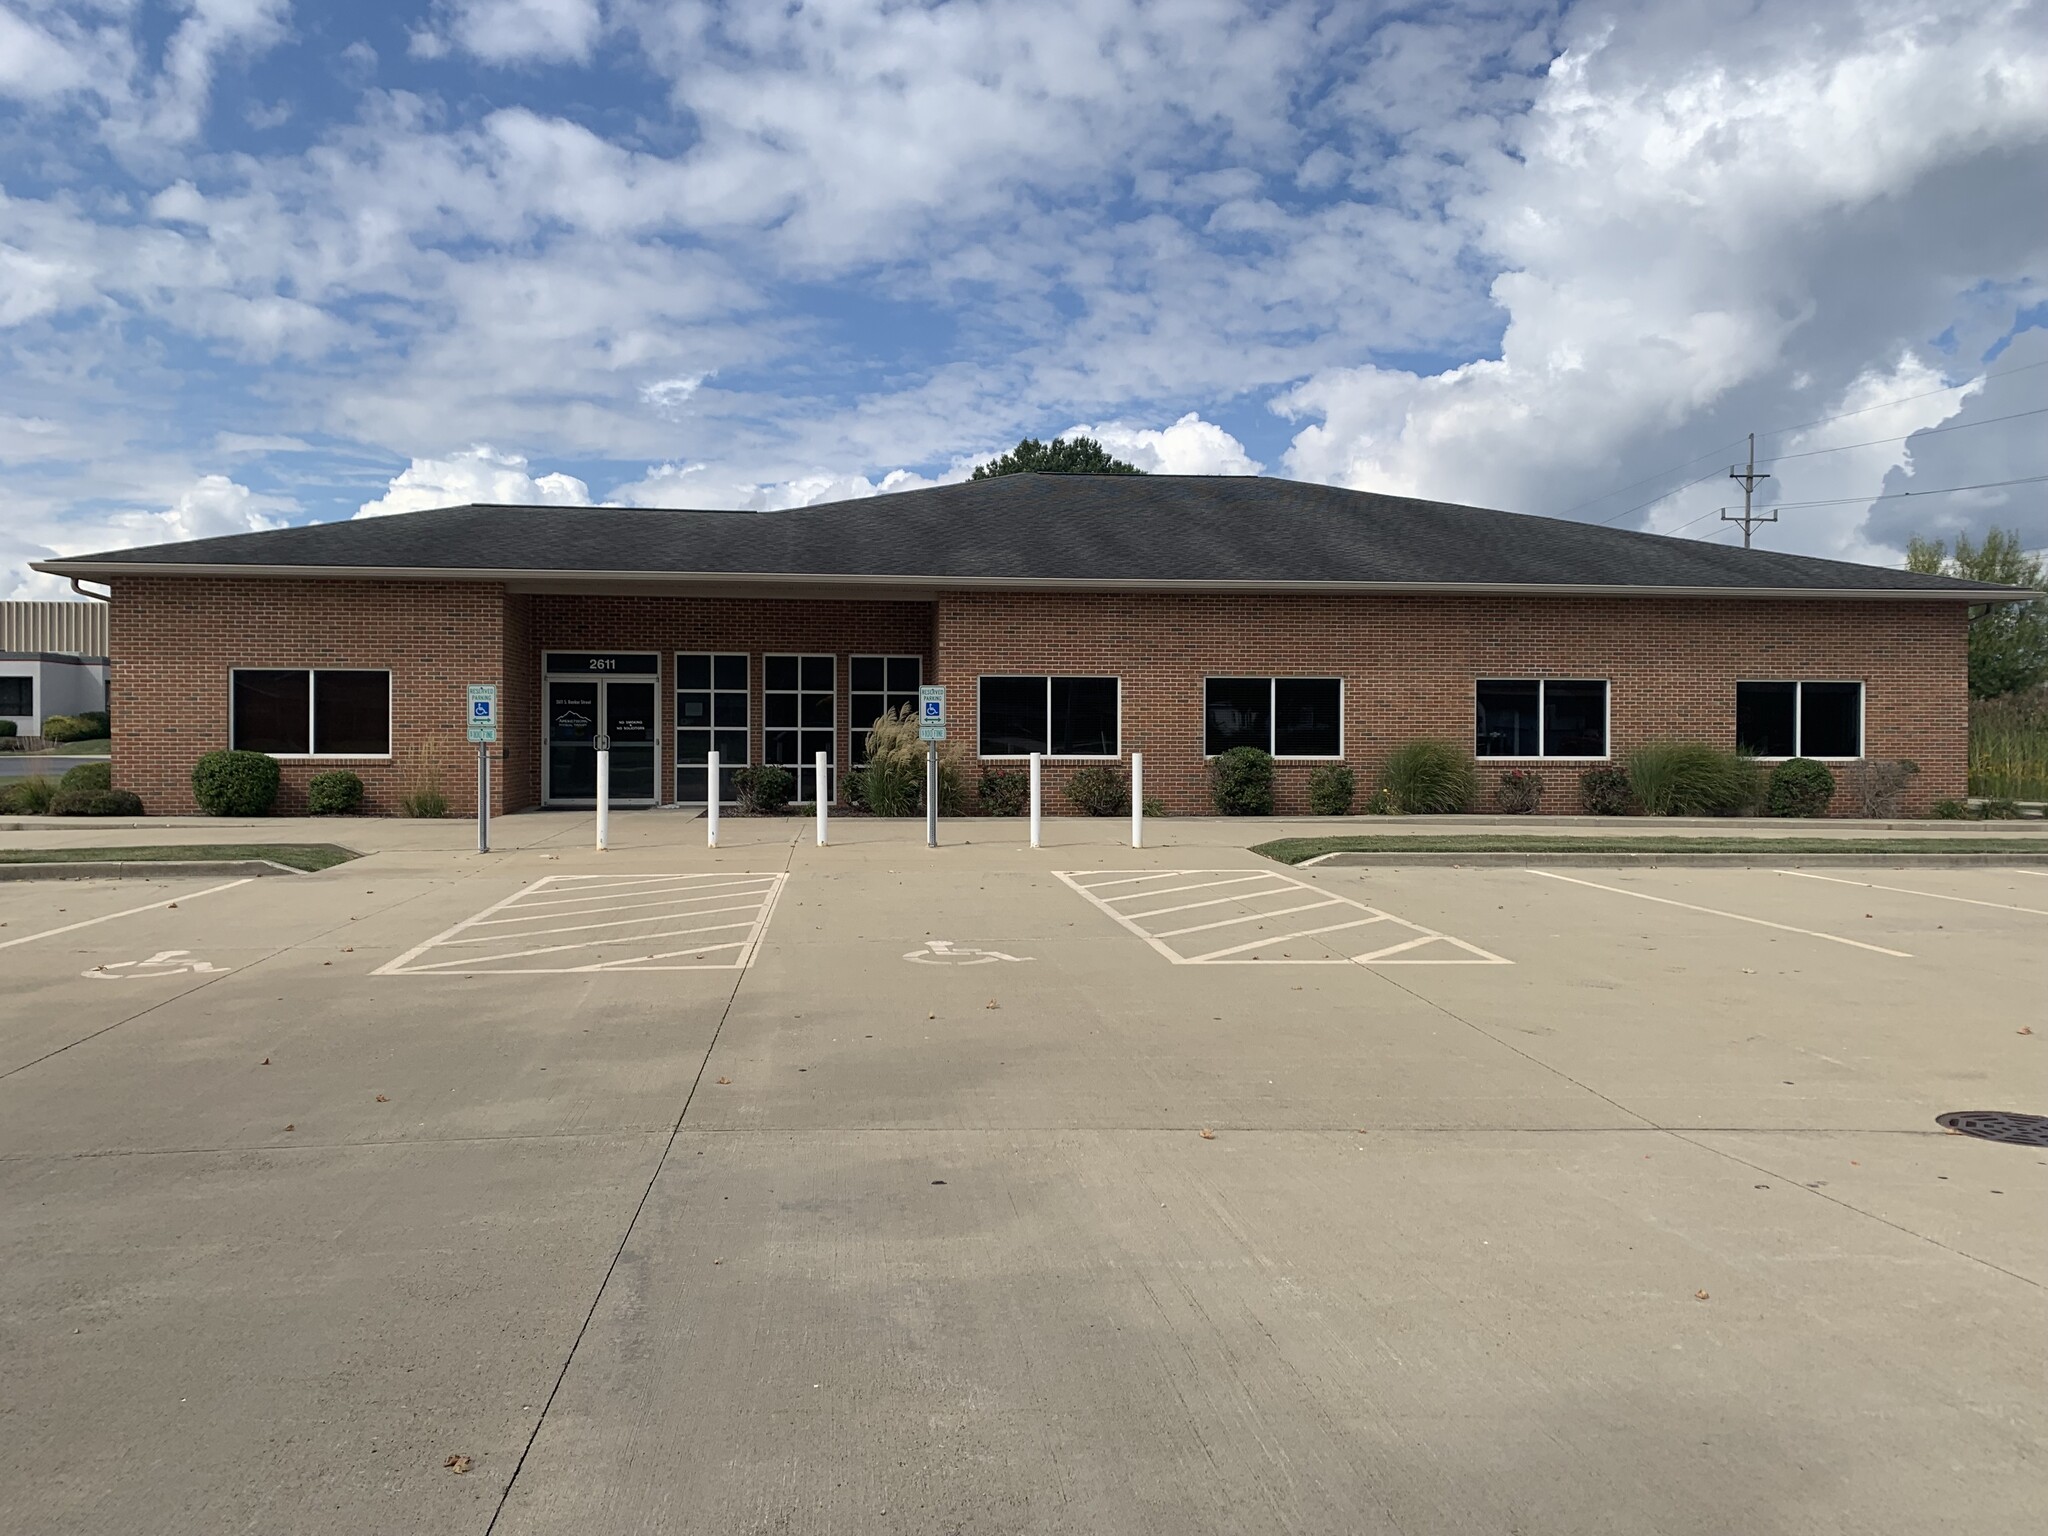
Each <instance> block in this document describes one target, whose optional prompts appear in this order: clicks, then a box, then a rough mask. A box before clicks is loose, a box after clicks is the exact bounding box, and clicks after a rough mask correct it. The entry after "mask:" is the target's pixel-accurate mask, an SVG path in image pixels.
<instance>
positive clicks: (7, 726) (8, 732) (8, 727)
mask: <svg viewBox="0 0 2048 1536" xmlns="http://www.w3.org/2000/svg"><path fill="white" fill-rule="evenodd" d="M19 729H20V727H19V726H18V725H17V724H16V723H15V722H14V721H12V720H0V736H12V735H14V734H15V732H16V731H17V730H19Z"/></svg>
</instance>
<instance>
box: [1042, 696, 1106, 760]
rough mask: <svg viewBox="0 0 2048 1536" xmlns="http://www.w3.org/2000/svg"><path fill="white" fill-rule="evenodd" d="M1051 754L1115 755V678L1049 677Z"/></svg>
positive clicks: (1058, 755) (1069, 755)
mask: <svg viewBox="0 0 2048 1536" xmlns="http://www.w3.org/2000/svg"><path fill="white" fill-rule="evenodd" d="M1052 755H1053V756H1055V757H1115V756H1116V755H1117V721H1116V679H1115V678H1113V677H1056V678H1054V679H1053V680H1052Z"/></svg>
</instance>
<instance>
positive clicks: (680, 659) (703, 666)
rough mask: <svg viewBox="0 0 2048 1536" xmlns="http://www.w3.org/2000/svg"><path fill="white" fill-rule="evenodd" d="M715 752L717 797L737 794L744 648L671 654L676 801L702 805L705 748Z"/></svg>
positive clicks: (743, 729) (743, 725)
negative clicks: (673, 657) (728, 652)
mask: <svg viewBox="0 0 2048 1536" xmlns="http://www.w3.org/2000/svg"><path fill="white" fill-rule="evenodd" d="M714 750H716V751H717V753H718V782H719V790H718V798H719V801H720V803H721V804H725V805H731V804H733V803H735V802H736V801H737V800H738V799H739V791H738V788H737V786H736V784H735V782H734V776H735V775H736V774H737V773H738V772H739V771H740V769H742V768H744V767H746V765H747V658H746V655H745V654H744V653H739V654H733V655H708V654H705V653H703V652H689V651H683V652H679V653H678V654H677V656H676V803H677V804H678V805H702V804H704V803H705V801H706V798H707V796H708V794H709V791H708V789H707V787H706V782H705V781H706V779H707V778H708V776H709V774H710V759H711V753H712V752H713V751H714Z"/></svg>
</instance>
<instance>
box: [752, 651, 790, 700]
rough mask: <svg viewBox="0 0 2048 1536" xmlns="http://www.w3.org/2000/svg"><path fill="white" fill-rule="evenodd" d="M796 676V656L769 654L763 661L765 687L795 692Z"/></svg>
mask: <svg viewBox="0 0 2048 1536" xmlns="http://www.w3.org/2000/svg"><path fill="white" fill-rule="evenodd" d="M796 677H797V672H796V658H795V657H794V656H769V657H767V658H765V659H764V660H763V661H762V663H761V686H762V687H764V688H771V689H774V688H779V689H782V690H784V691H786V692H790V693H794V692H795V691H796Z"/></svg>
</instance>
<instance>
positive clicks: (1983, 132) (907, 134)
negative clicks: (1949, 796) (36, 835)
mask: <svg viewBox="0 0 2048 1536" xmlns="http://www.w3.org/2000/svg"><path fill="white" fill-rule="evenodd" d="M0 147H4V153H0V194H4V197H0V348H4V349H5V365H6V366H5V368H4V370H0V487H4V489H5V491H6V494H7V500H8V505H9V508H10V511H9V514H8V516H7V519H6V521H5V526H4V527H0V563H4V567H5V570H4V574H0V585H5V586H7V587H8V588H10V589H11V590H14V591H16V592H19V593H24V594H25V593H28V592H45V591H48V590H49V586H48V583H47V582H46V581H45V580H44V579H43V578H39V577H35V576H33V575H32V574H30V573H29V572H28V571H27V569H26V564H27V562H28V561H29V560H31V559H34V558H37V557H39V556H40V555H44V554H48V553H54V552H67V553H69V552H78V551H81V550H88V549H94V548H104V547H108V546H112V545H120V544H127V543H134V542H145V541H158V540H163V539H167V538H182V537H193V536H202V535H207V534H216V533H225V532H236V531H241V530H243V529H246V528H251V527H264V526H274V525H277V524H279V523H284V522H302V521H307V520H312V519H329V518H339V517H350V516H355V515H363V514H368V515H376V514H378V513H382V512H389V511H402V510H408V509H411V508H416V507H420V506H428V505H436V504H442V503H446V502H450V501H460V500H467V499H472V498H476V499H483V498H489V499H499V500H545V501H555V502H560V503H563V504H565V505H574V504H579V503H585V502H593V501H604V500H614V501H624V502H637V503H643V504H649V505H676V506H685V505H718V506H756V507H761V508H780V507H786V506H792V505H800V504H805V503H808V502H814V501H818V500H822V499H830V498H832V497H837V496H845V495H866V494H873V493H875V492H876V491H878V490H889V489H897V488H902V487H906V486H915V485H920V484H928V483H931V482H933V481H935V480H942V479H947V478H955V477H958V476H961V475H964V474H965V473H967V472H968V471H969V470H970V469H971V467H972V466H973V464H974V463H975V462H976V461H978V460H980V459H983V458H986V457H987V456H988V455H990V454H992V453H994V452H996V451H999V450H1001V449H1002V448H1005V447H1007V446H1009V445H1010V444H1011V443H1013V442H1014V441H1015V440H1016V439H1017V438H1018V437H1019V436H1022V435H1025V434H1027V433H1028V434H1032V435H1038V436H1050V435H1052V434H1054V433H1058V432H1062V431H1066V430H1069V429H1072V428H1075V427H1085V428H1089V429H1092V430H1094V431H1095V432H1096V433H1097V435H1099V436H1101V437H1102V438H1103V439H1104V440H1105V441H1106V442H1108V443H1109V444H1110V445H1111V446H1112V447H1114V448H1116V449H1117V450H1118V451H1120V452H1122V453H1124V454H1125V455H1126V456H1127V457H1130V458H1133V459H1134V460H1136V461H1137V462H1139V463H1140V464H1141V465H1143V466H1145V467H1147V468H1152V469H1159V470H1170V471H1179V472H1190V473H1195V472H1199V473H1249V472H1256V471H1263V472H1265V473H1269V474H1284V475H1293V476H1297V477H1300V478H1305V479H1316V480H1328V481H1333V482H1337V483H1343V484H1351V485H1358V486H1366V487H1372V488H1379V489H1388V490H1394V491H1398V492H1404V493H1409V494H1416V495H1426V496H1433V497H1441V498H1443V499H1447V500H1458V501H1470V502H1478V503H1483V504H1489V505H1497V506H1506V507H1511V508H1514V509H1516V510H1522V511H1531V512H1545V513H1564V514H1567V515H1573V516H1580V517H1586V518H1592V519H1596V520H1610V521H1614V522H1615V523H1616V524H1617V525H1618V526H1631V527H1647V528H1651V529H1654V530H1658V531H1676V532H1678V533H1680V534H1681V536H1685V537H1696V536H1701V535H1706V536H1712V537H1725V536H1727V533H1726V530H1725V529H1723V527H1722V526H1721V525H1720V524H1719V521H1718V518H1717V517H1716V516H1715V513H1716V510H1717V508H1718V507H1719V506H1720V505H1722V504H1724V503H1725V502H1726V501H1727V500H1728V492H1729V487H1728V486H1727V485H1726V484H1725V481H1724V480H1721V479H1718V478H1716V477H1714V476H1712V475H1708V477H1707V478H1706V479H1705V480H1704V481H1703V482H1702V483H1701V484H1699V485H1697V486H1693V487H1691V488H1690V489H1678V490H1676V493H1675V494H1668V495H1661V496H1660V493H1665V492H1672V491H1673V490H1674V488H1677V487H1682V486H1684V484H1685V482H1686V481H1688V480H1691V479H1693V478H1694V477H1696V476H1699V475H1701V474H1703V473H1705V472H1706V471H1710V470H1713V469H1714V468H1715V465H1716V463H1717V462H1718V460H1717V457H1716V456H1717V455H1718V456H1722V457H1725V456H1727V455H1728V454H1730V453H1732V451H1733V446H1734V444H1735V443H1736V442H1737V441H1738V440H1739V439H1741V438H1742V436H1743V435H1744V434H1745V433H1747V432H1749V431H1752V430H1754V431H1758V432H1760V433H1763V434H1765V435H1764V437H1763V439H1762V444H1761V449H1762V451H1763V452H1764V453H1765V454H1766V455H1767V456H1773V455H1774V456H1779V457H1780V458H1782V462H1778V463H1776V464H1775V467H1774V474H1775V479H1774V480H1773V481H1772V482H1771V485H1770V494H1771V495H1773V496H1775V497H1777V498H1779V499H1781V500H1783V501H1785V502H1787V503H1788V504H1797V503H1809V502H1826V503H1828V505H1826V506H1803V505H1788V507H1787V510H1786V513H1785V521H1784V522H1782V523H1781V524H1779V525H1778V526H1777V527H1776V528H1774V529H1772V530H1770V531H1769V532H1768V534H1767V535H1766V539H1767V542H1771V543H1772V544H1774V545H1775V546H1776V547H1781V548H1790V549H1799V550H1805V551H1809V552H1814V553H1826V554H1837V555H1842V556H1845V557H1848V558H1857V559H1871V560H1880V561H1895V560H1896V559H1897V558H1898V553H1899V551H1900V550H1901V549H1902V548H1903V544H1904V540H1905V538H1906V537H1907V535H1908V534H1910V533H1912V532H1914V531H1927V532H1935V533H1952V532H1954V531H1957V530H1961V529H1982V528H1984V527H1988V526H2000V525H2013V526H2019V527H2021V528H2022V529H2023V531H2024V532H2025V533H2026V534H2027V536H2028V538H2029V540H2030V542H2033V543H2036V544H2040V543H2048V509H2044V505H2048V498H2044V495H2043V488H2042V486H2041V485H2040V484H2035V485H2031V486H2029V485H2017V486H2000V487H1993V488H1990V489H1987V490H1984V491H1979V492H1971V493H1967V494H1964V495H1959V496H1946V495H1943V496H1929V497H1918V496H1916V497H1911V498H1907V497H1901V496H1899V495H1898V494H1897V493H1898V492H1900V491H1901V490H1907V489H1912V490H1938V489H1941V488H1945V487H1948V486H1954V485H1964V484H1976V483H1980V482H1984V481H1991V480H2004V479H2023V478H2024V477H2025V476H2026V475H2028V474H2032V473H2048V453H2044V452H2043V450H2042V449H2041V448H2040V446H2039V445H2040V444H2041V443H2043V442H2048V437H2044V435H2043V433H2042V431H2041V426H2040V423H2041V422H2042V421H2044V420H2048V417H2042V416H2025V415H2017V414H2015V413H2019V412H2024V411H2027V410H2030V409H2032V408H2034V407H2040V406H2048V367H2038V368H2037V367H2034V366H2032V365H2033V364H2036V363H2048V330H2044V324H2048V206H2044V205H2048V200H2044V199H2043V198H2042V197H2041V196H2040V189H2041V186H2042V184H2043V181H2044V179H2048V176H2044V167H2048V9H2044V7H2043V5H2042V4H2040V3H2000V0H1993V3H1984V0H1978V3H1973V4H1943V3H1940V0H1928V3H1917V4H1908V3H1903V0H1839V3H1830V4H1828V5H1826V6H1815V5H1813V4H1811V3H1810V0H1808V3H1799V4H1790V3H1778V0H1757V3H1751V0H1740V3H1736V0H1665V3H1660V4H1654V5H1653V4H1629V3H1624V0H1615V3H1611V4H1605V5H1597V6H1594V5H1565V4H1526V5H1524V4H1516V3H1513V0H1450V3H1446V4H1439V5H1432V6H1427V7H1422V6H1408V7H1402V6H1376V5H1372V4H1367V3H1349V4H1343V5H1332V4H1312V3H1301V4H1296V3H1289V0H1270V3H1264V4H1232V3H1224V0H1176V3H1172V4H1160V3H1146V0H949V3H928V4H909V3H895V4H888V5H878V4H872V3H867V4H862V3H853V0H836V3H824V4H809V3H805V4H789V5H776V6H746V7H739V6H735V7H727V6H720V5H715V4H709V3H684V4H678V3H657V0H430V3H416V4H352V5H348V6H332V5H330V6H313V5H307V4H292V3H290V0H185V3H178V4H143V3H130V0H72V3H62V0H0ZM1992 417H2009V418H2010V419H2007V420H2000V421H1992V420H1990V418H1992ZM1976 420H1983V421H1985V422H1986V423H1987V424H1986V425H1984V426H1982V427H1981V428H1975V427H1973V428H1972V429H1971V430H1968V431H1952V430H1932V429H1947V428H1955V427H1959V426H1963V425H1965V424H1967V423H1970V422H1973V421H1976ZM1811 423H1818V425H1808V424H1811ZM1845 445H1862V446H1845ZM1792 455H1798V457H1796V458H1795V457H1792ZM1693 460H1700V461H1701V463H1700V464H1698V465H1693V466H1692V467H1690V468H1684V467H1683V466H1687V465H1688V464H1689V462H1690V461H1693ZM1887 497H1888V498H1889V499H1879V498H1887ZM1652 498H1658V499H1654V500H1653V499H1652ZM1642 503H1648V504H1647V505H1641V504H1642Z"/></svg>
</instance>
